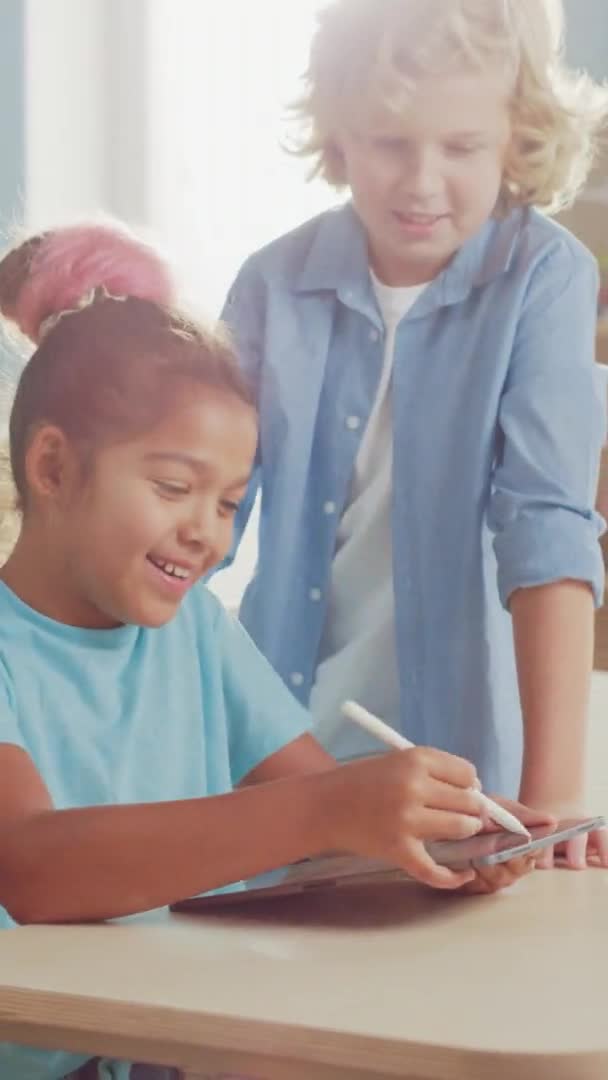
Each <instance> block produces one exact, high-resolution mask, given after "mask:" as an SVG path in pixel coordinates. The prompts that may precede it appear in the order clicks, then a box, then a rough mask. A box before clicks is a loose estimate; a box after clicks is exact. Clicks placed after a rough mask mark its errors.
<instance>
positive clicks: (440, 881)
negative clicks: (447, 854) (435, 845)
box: [401, 843, 475, 889]
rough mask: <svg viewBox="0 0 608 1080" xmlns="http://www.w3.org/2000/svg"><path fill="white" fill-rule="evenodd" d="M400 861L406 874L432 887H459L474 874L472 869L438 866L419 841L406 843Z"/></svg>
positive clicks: (470, 879) (471, 878)
mask: <svg viewBox="0 0 608 1080" xmlns="http://www.w3.org/2000/svg"><path fill="white" fill-rule="evenodd" d="M401 863H402V866H403V868H404V869H405V870H407V872H408V874H411V876H412V877H414V878H416V880H417V881H420V882H421V883H422V884H423V885H429V886H430V887H431V888H432V889H460V888H462V886H463V885H466V884H467V883H468V882H470V881H472V880H473V878H474V876H475V875H474V873H473V871H472V870H449V869H448V868H447V867H446V866H439V864H438V863H436V862H435V861H434V859H432V858H431V856H430V855H429V853H428V851H425V849H424V846H423V845H422V844H419V843H414V844H408V846H407V849H406V851H405V852H404V855H403V859H402V860H401Z"/></svg>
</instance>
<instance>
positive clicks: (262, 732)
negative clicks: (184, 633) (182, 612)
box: [216, 605, 311, 785]
mask: <svg viewBox="0 0 608 1080" xmlns="http://www.w3.org/2000/svg"><path fill="white" fill-rule="evenodd" d="M218 608H219V611H218V617H217V623H216V633H217V641H218V644H219V649H220V654H221V664H222V680H223V692H224V703H225V709H226V723H227V726H228V744H229V753H230V771H231V776H232V782H233V784H235V785H236V784H238V783H239V782H240V781H241V780H242V779H243V777H244V776H246V775H247V773H248V772H250V771H251V770H252V769H253V768H255V766H256V765H259V764H260V762H262V761H264V760H265V759H266V758H267V757H270V755H271V754H274V753H275V752H276V751H277V750H280V749H281V748H282V747H283V746H287V744H288V743H290V742H293V740H294V739H297V738H298V737H299V736H300V735H303V734H304V733H305V732H307V731H310V729H311V718H310V715H309V713H308V712H307V711H306V710H305V709H304V708H303V707H302V706H301V705H300V704H299V702H298V701H296V699H295V697H294V696H293V694H291V692H290V691H289V690H288V689H287V687H286V686H285V684H284V682H283V681H282V679H281V678H280V677H279V676H278V675H277V673H276V672H275V671H274V669H273V668H272V667H271V665H270V664H269V663H268V661H267V660H266V659H265V657H264V656H262V654H261V653H260V651H259V650H258V649H257V647H256V646H255V645H254V643H253V641H252V640H251V638H250V637H249V635H248V634H247V632H246V630H245V629H244V628H243V626H242V625H241V623H240V622H239V621H238V619H236V618H235V617H234V616H232V615H229V614H228V612H226V611H225V610H224V609H223V608H221V607H219V605H218Z"/></svg>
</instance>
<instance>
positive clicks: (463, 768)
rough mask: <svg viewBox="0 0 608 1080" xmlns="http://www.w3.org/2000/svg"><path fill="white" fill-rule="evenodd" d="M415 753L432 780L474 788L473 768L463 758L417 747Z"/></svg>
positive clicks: (475, 776)
mask: <svg viewBox="0 0 608 1080" xmlns="http://www.w3.org/2000/svg"><path fill="white" fill-rule="evenodd" d="M415 752H416V754H417V755H418V756H419V758H420V760H421V763H422V764H423V765H424V766H425V768H426V770H427V772H428V774H429V776H432V777H433V779H434V780H442V781H443V782H444V783H445V784H453V785H454V786H455V787H460V788H471V787H474V786H475V783H476V781H477V773H476V771H475V766H474V765H471V762H470V761H466V760H465V758H461V757H457V756H456V755H455V754H449V753H447V751H446V750H436V749H435V748H432V749H430V748H427V747H422V748H421V747H418V748H417V749H416V751H415Z"/></svg>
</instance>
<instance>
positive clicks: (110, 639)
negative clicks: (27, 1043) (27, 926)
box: [0, 227, 547, 1080]
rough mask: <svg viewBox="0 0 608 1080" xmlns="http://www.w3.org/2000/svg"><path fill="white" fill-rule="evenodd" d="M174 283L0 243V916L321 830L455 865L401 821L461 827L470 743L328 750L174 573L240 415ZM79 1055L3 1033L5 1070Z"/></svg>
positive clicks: (246, 433)
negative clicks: (11, 366)
mask: <svg viewBox="0 0 608 1080" xmlns="http://www.w3.org/2000/svg"><path fill="white" fill-rule="evenodd" d="M171 296H172V290H171V283H170V280H169V278H168V276H167V272H166V271H165V269H164V267H163V265H162V263H161V262H160V261H159V259H158V257H157V256H156V255H155V254H154V253H153V252H152V251H150V250H149V249H148V248H146V247H144V246H143V245H140V244H137V243H135V241H134V240H132V239H131V238H129V237H127V236H125V235H124V234H121V233H120V232H116V231H113V230H109V229H107V228H105V227H103V228H102V227H74V228H68V229H63V230H60V231H58V232H56V233H49V234H47V235H43V236H37V237H35V238H33V239H32V240H30V241H28V242H27V243H26V244H25V245H23V246H22V247H20V248H18V249H16V250H15V251H13V252H12V253H11V254H10V255H9V256H8V257H7V258H5V259H4V261H3V262H1V263H0V310H1V311H2V312H3V314H4V315H5V316H6V317H7V318H8V319H10V320H12V321H13V322H14V323H16V324H17V326H18V327H19V328H20V329H21V330H22V331H23V332H24V333H25V334H27V335H29V337H30V338H31V340H32V341H33V342H34V343H35V346H36V348H35V351H34V353H33V355H32V357H31V359H30V360H29V363H28V364H27V366H26V367H25V369H24V371H23V374H22V376H21V380H20V383H19V386H18V389H17V393H16V397H15V401H14V405H13V409H12V413H11V417H10V458H11V465H12V472H13V478H14V482H15V485H16V488H17V492H18V497H19V502H20V506H21V510H22V517H23V521H22V528H21V532H20V535H19V537H18V540H17V543H16V546H15V548H14V550H13V552H12V554H11V555H10V557H9V559H8V561H7V562H6V563H5V565H4V567H3V568H2V570H1V572H0V926H5V927H6V926H9V925H11V922H12V920H17V921H21V922H29V921H35V922H46V923H49V922H50V923H53V922H58V921H78V920H92V919H107V918H111V917H113V916H119V915H126V914H128V913H130V912H137V911H142V910H144V909H148V908H154V907H158V906H162V905H164V904H168V903H170V902H171V901H174V900H177V899H179V898H180V897H183V896H187V895H191V894H194V893H198V892H201V891H204V890H207V889H213V888H217V887H219V886H222V885H226V884H229V883H231V882H235V881H238V880H239V879H240V878H242V877H247V876H249V875H251V874H254V873H256V872H258V871H262V870H265V869H268V868H270V867H275V866H278V865H281V864H283V863H285V862H288V861H291V860H293V859H298V858H301V857H304V856H307V855H311V854H313V853H316V852H323V851H329V850H340V849H343V850H348V851H356V852H361V853H364V852H365V853H369V854H375V855H379V856H380V857H385V858H386V859H387V860H388V861H390V862H393V863H396V864H397V865H402V866H404V867H407V868H408V869H409V870H411V871H412V872H413V873H414V874H415V875H416V876H417V877H418V878H419V879H420V880H422V881H425V882H427V883H429V884H432V885H435V886H437V887H445V888H454V887H457V886H459V885H461V884H463V883H464V882H465V881H466V880H467V877H466V875H462V874H454V873H450V872H449V871H446V870H443V869H441V868H440V867H438V866H436V865H435V864H434V863H433V862H432V860H430V858H429V856H428V855H427V854H426V852H425V849H424V847H423V844H422V841H423V839H427V838H429V837H444V836H446V837H447V836H452V837H456V836H460V837H462V836H468V835H471V834H473V833H474V832H476V831H477V830H478V828H479V827H480V824H481V823H480V821H479V808H478V804H477V799H476V796H475V794H474V793H472V792H471V791H469V790H468V789H469V787H470V786H471V784H473V783H474V781H475V770H474V768H473V767H472V766H471V765H469V764H468V763H467V762H466V761H463V760H461V759H459V758H456V757H452V756H450V755H448V754H446V753H443V752H440V751H438V750H437V751H434V750H428V751H426V750H417V751H412V752H411V753H404V754H403V753H402V754H399V753H397V754H392V755H390V756H389V757H387V758H386V759H384V760H379V761H372V762H367V763H360V764H356V765H355V766H351V767H345V768H344V767H343V768H337V767H336V766H335V762H334V761H333V759H331V758H330V757H329V755H328V754H327V753H326V752H325V751H324V750H323V749H322V748H321V747H320V746H319V745H318V744H317V743H316V742H315V740H314V739H313V738H312V736H311V735H310V734H309V732H308V728H309V721H308V717H307V714H306V713H305V711H304V710H303V709H302V707H301V706H300V705H299V704H298V703H297V702H296V701H295V700H294V699H293V697H292V695H291V694H290V693H289V692H288V691H287V690H286V689H285V688H284V687H283V685H282V683H281V681H280V679H279V678H278V677H277V676H276V675H275V674H274V672H273V671H272V669H271V668H270V666H269V665H268V664H267V662H266V661H265V660H264V659H263V658H262V657H261V656H260V655H259V653H258V652H257V651H256V649H255V647H254V646H253V645H252V643H251V641H250V640H249V638H248V637H247V635H246V633H245V632H244V631H243V629H242V628H241V627H240V625H239V624H238V623H237V622H236V621H234V620H232V619H231V618H229V617H228V616H227V614H226V613H225V612H224V611H223V609H222V608H221V606H220V605H219V603H218V602H217V601H216V600H215V599H214V597H213V596H212V594H211V593H209V592H207V590H206V589H204V588H203V587H202V586H199V587H198V588H197V589H193V586H194V585H195V584H196V583H197V582H198V581H199V579H200V578H201V577H202V575H203V574H205V573H208V572H209V570H210V569H211V568H212V567H213V566H214V565H215V564H216V563H217V562H219V561H220V560H221V559H222V558H223V557H224V556H225V554H226V551H227V550H228V547H229V545H230V541H231V535H232V523H233V518H234V514H235V512H236V510H237V508H238V504H239V502H240V500H241V498H242V496H243V493H244V491H245V489H246V486H247V482H248V478H249V473H250V467H251V460H252V458H253V455H254V451H255V445H256V440H257V426H256V416H255V412H254V409H253V407H252V404H251V397H250V392H249V390H248V388H247V385H246V384H245V382H244V380H243V377H242V375H241V374H240V372H239V369H238V366H237V365H236V362H235V360H234V357H233V354H232V350H231V347H230V345H229V343H228V341H227V340H226V339H225V337H224V336H223V335H222V333H220V332H219V331H213V332H211V331H207V330H204V329H202V328H200V327H198V326H196V325H194V324H193V323H192V322H190V321H188V320H186V319H184V318H183V317H181V316H180V315H179V314H177V313H176V312H174V311H173V310H172V309H171V307H170V306H168V305H169V304H170V301H171ZM233 788H238V790H236V791H233ZM517 812H518V813H520V815H521V816H522V819H523V820H525V821H527V822H528V823H530V824H532V823H536V822H538V823H540V822H542V821H545V820H547V819H546V816H544V817H543V815H536V816H535V815H534V814H530V813H529V812H526V811H525V809H524V808H517ZM252 824H253V827H252ZM528 868H529V867H528V865H527V864H526V863H524V862H523V861H520V862H519V863H514V864H512V865H511V867H510V870H509V871H508V872H507V873H506V875H505V876H502V877H495V878H493V879H488V880H486V882H485V883H480V887H483V888H487V889H491V888H495V887H499V886H500V885H502V884H506V883H507V882H508V881H509V880H512V878H513V876H518V875H519V874H521V873H523V872H525V870H527V869H528ZM82 1063H83V1059H82V1057H80V1058H78V1057H74V1056H72V1055H68V1054H57V1053H52V1054H51V1053H49V1054H47V1053H44V1052H41V1051H36V1050H30V1049H27V1048H23V1047H13V1046H9V1045H6V1044H4V1045H2V1046H0V1075H2V1076H3V1077H4V1076H6V1077H9V1076H10V1077H13V1076H14V1077H17V1076H18V1077H20V1078H22V1080H25V1078H26V1077H27V1080H57V1078H58V1077H64V1076H65V1075H66V1074H67V1073H68V1072H69V1071H70V1070H74V1069H78V1068H80V1066H81V1065H82ZM128 1068H129V1067H128V1066H127V1065H126V1064H124V1063H123V1064H122V1065H121V1064H120V1063H109V1062H105V1063H103V1067H102V1064H99V1076H100V1077H103V1078H104V1080H108V1078H116V1080H118V1078H120V1080H123V1078H124V1077H126V1076H127V1075H128V1072H127V1070H128ZM97 1071H98V1070H97V1067H96V1066H93V1065H91V1064H88V1065H87V1066H86V1068H85V1071H84V1073H83V1076H87V1077H90V1076H91V1075H97ZM134 1075H135V1074H134ZM136 1075H137V1076H139V1077H145V1076H146V1073H145V1071H138V1072H137V1073H136ZM150 1075H156V1074H154V1073H151V1074H150Z"/></svg>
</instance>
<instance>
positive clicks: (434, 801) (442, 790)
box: [425, 779, 484, 818]
mask: <svg viewBox="0 0 608 1080" xmlns="http://www.w3.org/2000/svg"><path fill="white" fill-rule="evenodd" d="M425 803H426V806H427V808H428V809H429V810H448V811H451V812H452V813H456V814H468V815H469V817H474V818H478V817H483V816H484V814H483V813H482V809H481V807H480V802H479V792H477V791H475V790H473V789H472V788H463V787H454V785H453V784H446V783H445V782H444V781H443V780H434V779H431V780H429V781H428V795H427V797H426V799H425Z"/></svg>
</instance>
